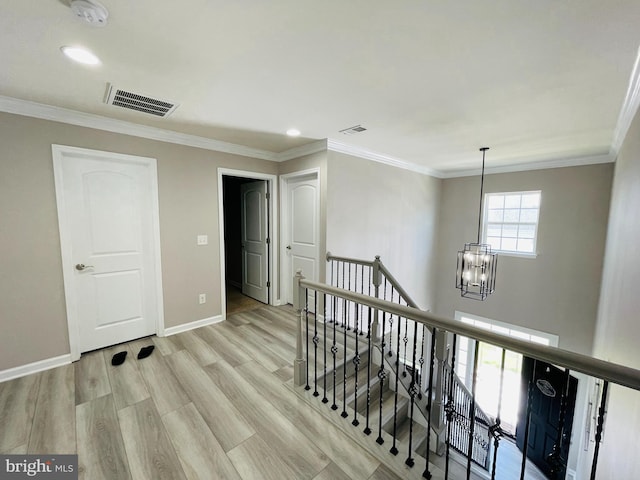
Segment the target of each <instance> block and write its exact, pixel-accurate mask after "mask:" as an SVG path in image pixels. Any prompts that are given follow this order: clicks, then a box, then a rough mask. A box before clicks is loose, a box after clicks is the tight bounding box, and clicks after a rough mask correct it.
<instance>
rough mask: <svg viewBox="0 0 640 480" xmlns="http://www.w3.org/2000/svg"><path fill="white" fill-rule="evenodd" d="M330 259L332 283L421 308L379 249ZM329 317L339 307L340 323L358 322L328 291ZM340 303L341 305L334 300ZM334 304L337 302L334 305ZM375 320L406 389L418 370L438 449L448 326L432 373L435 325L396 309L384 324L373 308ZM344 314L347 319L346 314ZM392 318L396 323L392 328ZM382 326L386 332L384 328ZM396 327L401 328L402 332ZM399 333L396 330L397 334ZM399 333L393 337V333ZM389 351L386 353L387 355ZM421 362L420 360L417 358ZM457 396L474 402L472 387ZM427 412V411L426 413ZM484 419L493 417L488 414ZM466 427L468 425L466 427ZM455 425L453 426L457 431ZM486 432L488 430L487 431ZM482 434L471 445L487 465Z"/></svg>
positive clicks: (460, 419)
mask: <svg viewBox="0 0 640 480" xmlns="http://www.w3.org/2000/svg"><path fill="white" fill-rule="evenodd" d="M326 259H327V262H328V263H329V271H328V279H329V281H328V283H329V284H330V285H333V286H334V287H338V288H343V289H345V290H349V291H351V292H356V293H361V294H364V295H369V296H374V297H376V298H380V299H383V300H387V301H389V302H392V303H397V304H398V305H405V306H408V307H413V308H419V306H418V304H417V303H416V302H415V301H414V300H413V298H412V297H411V296H410V295H409V293H408V292H407V291H406V290H405V289H404V288H403V287H402V285H401V284H400V282H399V281H398V280H397V279H396V278H395V277H394V276H393V274H392V273H391V272H390V271H389V269H388V268H387V267H386V266H385V265H384V263H383V262H382V260H381V258H380V256H379V255H377V256H376V257H375V258H374V260H372V261H371V260H363V259H356V258H349V257H338V256H335V255H332V254H331V253H327V256H326ZM328 301H329V307H330V308H329V312H330V313H329V315H330V316H329V317H328V319H327V320H328V321H329V323H331V320H332V316H333V315H334V312H335V318H336V319H337V321H338V323H339V326H340V327H345V326H346V328H347V330H351V329H353V328H354V326H353V322H354V319H355V312H353V311H350V312H346V314H345V312H343V311H342V302H339V301H338V302H336V300H335V299H334V298H333V297H329V300H328ZM334 304H337V305H334ZM332 306H333V308H331V307H332ZM359 309H360V312H359V313H360V315H359V318H362V314H361V311H362V306H361V307H359ZM373 315H374V318H373V324H372V330H371V331H372V332H374V335H375V340H376V341H375V342H374V344H375V345H376V346H378V347H380V346H381V344H384V346H386V347H387V348H386V357H384V358H385V359H386V360H387V363H388V365H389V366H390V367H391V368H392V369H394V368H395V362H398V365H399V367H401V369H402V372H401V377H400V379H399V385H401V386H403V387H404V390H405V391H408V388H409V383H410V380H411V379H410V378H409V379H407V373H408V372H409V371H414V370H415V371H416V373H417V385H418V387H419V389H420V391H419V393H418V401H419V403H424V405H421V406H420V409H421V410H420V411H421V413H422V414H424V413H425V412H426V408H427V407H429V411H430V412H431V413H430V415H429V417H430V424H431V427H432V428H433V429H434V432H435V433H436V446H435V449H436V450H437V451H442V449H443V448H444V446H445V439H444V433H445V410H444V406H445V404H446V398H445V397H446V395H445V392H446V390H445V380H446V379H445V378H444V375H443V373H444V366H445V363H446V358H447V351H446V349H445V347H446V341H445V337H446V332H444V331H440V332H438V335H439V336H440V337H441V338H440V339H439V341H438V342H436V345H437V346H438V348H436V349H435V352H434V355H435V358H434V368H433V372H434V375H433V377H431V376H428V375H423V374H422V369H423V367H424V363H425V361H426V360H425V352H428V351H429V348H430V345H431V342H430V338H431V334H432V331H431V329H430V327H429V326H427V325H420V326H418V325H413V321H412V320H410V319H406V318H404V319H401V318H398V317H395V316H393V315H388V316H387V318H386V322H385V326H384V329H382V330H381V328H380V321H381V320H380V318H379V312H377V311H374V313H373ZM345 318H346V321H345V320H343V319H345ZM394 322H395V324H396V326H397V327H398V328H394ZM399 322H403V325H398V323H399ZM414 328H415V329H416V332H417V336H418V339H419V342H420V347H421V348H420V353H419V355H417V358H416V359H413V357H412V356H411V355H408V354H407V348H409V350H410V349H411V341H412V339H413V337H412V332H413V330H414ZM425 328H426V329H427V330H428V331H427V332H422V330H423V329H425ZM359 331H360V333H361V334H362V333H363V329H362V328H360V329H359ZM383 331H384V335H383V334H382V332H383ZM398 332H402V335H400V334H399V333H398ZM396 333H398V334H397V335H396ZM394 335H395V337H394ZM394 346H395V347H397V350H396V349H394ZM396 353H397V354H398V355H399V356H400V358H398V359H396V358H395V357H394V355H396ZM387 357H388V358H387ZM416 362H417V364H416ZM454 377H455V381H456V383H455V385H462V382H461V381H460V379H459V378H458V376H457V375H454ZM429 382H431V385H432V386H431V387H429V385H428V383H429ZM427 390H428V391H433V392H434V394H433V399H432V404H431V405H427V402H426V401H424V402H423V398H422V397H423V393H424V392H425V391H427ZM456 395H457V397H460V403H461V404H466V405H468V404H470V402H471V393H470V392H469V391H468V390H467V389H466V388H464V386H463V388H459V389H457V390H456ZM475 409H476V411H477V412H478V413H477V415H476V417H477V418H480V417H481V418H487V419H488V418H489V416H488V415H487V414H486V413H485V412H483V411H482V409H481V408H480V407H479V406H477V405H476V407H475ZM468 417H469V412H468V411H466V412H464V415H463V416H456V417H455V418H454V419H453V421H454V422H455V423H456V425H457V428H458V429H459V428H462V425H464V424H465V422H466V423H467V424H468ZM425 418H426V416H425ZM486 423H489V420H487V422H486ZM467 428H468V427H467ZM456 431H457V430H456V429H454V433H455V432H456ZM487 434H488V432H487ZM478 437H479V432H476V433H475V435H474V438H475V439H474V443H475V445H474V448H473V451H474V453H475V455H474V458H473V461H474V462H475V463H476V464H478V465H479V466H480V467H482V468H483V469H485V470H488V469H489V463H490V457H489V442H488V441H487V436H485V435H482V437H481V438H478ZM453 448H454V449H455V450H457V451H459V452H462V453H464V454H466V452H467V451H468V449H469V447H468V445H466V444H465V445H458V443H455V444H454V446H453Z"/></svg>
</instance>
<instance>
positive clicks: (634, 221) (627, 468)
mask: <svg viewBox="0 0 640 480" xmlns="http://www.w3.org/2000/svg"><path fill="white" fill-rule="evenodd" d="M639 208H640V113H637V114H636V117H635V120H634V121H633V123H632V125H631V128H630V129H629V132H628V133H627V136H626V138H625V141H624V144H623V146H622V148H621V150H620V153H619V155H618V159H617V161H616V169H615V177H614V181H613V193H612V197H611V212H610V217H609V230H608V233H607V246H606V255H605V264H604V272H603V277H602V291H601V295H600V308H599V311H598V328H597V330H596V339H595V345H594V354H595V355H596V356H598V357H600V358H603V359H605V360H609V361H612V362H615V363H620V364H622V365H627V366H629V367H633V368H636V369H640V347H639V346H638V341H639V339H640V291H639V289H638V279H639V278H640V276H639V275H640V254H639V248H638V247H639V246H640V213H639V212H638V209H639ZM639 431H640V392H637V391H633V390H630V389H627V388H622V387H613V388H612V391H611V394H610V397H609V407H608V413H607V420H606V425H605V442H604V443H603V445H602V450H601V452H600V456H599V461H598V479H603V480H605V479H621V478H640V458H639V457H638V432H639Z"/></svg>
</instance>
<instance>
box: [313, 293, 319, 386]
mask: <svg viewBox="0 0 640 480" xmlns="http://www.w3.org/2000/svg"><path fill="white" fill-rule="evenodd" d="M313 312H314V313H313V338H312V341H313V396H314V397H317V396H319V395H320V393H318V341H319V340H320V338H319V337H318V292H316V294H315V295H314V297H313Z"/></svg>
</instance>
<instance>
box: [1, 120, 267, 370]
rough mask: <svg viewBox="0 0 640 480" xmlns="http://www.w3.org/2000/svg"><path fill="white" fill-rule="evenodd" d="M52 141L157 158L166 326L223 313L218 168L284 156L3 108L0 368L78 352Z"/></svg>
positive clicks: (260, 165) (259, 166)
mask: <svg viewBox="0 0 640 480" xmlns="http://www.w3.org/2000/svg"><path fill="white" fill-rule="evenodd" d="M53 143H57V144H62V145H72V146H76V147H83V148H91V149H96V150H106V151H111V152H117V153H126V154H131V155H140V156H145V157H153V158H156V159H157V160H158V182H159V203H160V237H161V248H162V281H163V287H164V315H165V326H166V327H172V326H176V325H180V324H183V323H188V322H192V321H195V320H200V319H203V318H208V317H213V316H216V315H220V314H221V313H222V306H221V303H220V291H221V285H220V253H219V252H220V246H219V238H220V235H219V227H218V226H219V219H218V180H217V169H218V167H226V168H234V169H241V170H250V171H257V172H262V173H269V174H276V173H277V169H278V165H277V164H276V163H272V162H266V161H263V160H254V159H249V158H245V157H239V156H235V155H228V154H224V153H217V152H211V151H208V150H202V149H197V148H191V147H184V146H180V145H173V144H169V143H162V142H157V141H152V140H145V139H141V138H136V137H130V136H126V135H119V134H114V133H109V132H103V131H98V130H93V129H88V128H82V127H76V126H71V125H66V124H62V123H57V122H51V121H47V120H38V119H33V118H28V117H23V116H19V115H11V114H5V113H0V145H1V148H0V212H1V217H0V221H1V222H2V228H0V249H1V252H2V253H1V254H0V272H2V273H1V275H0V328H1V331H2V335H0V370H5V369H9V368H12V367H16V366H20V365H24V364H28V363H31V362H36V361H38V360H43V359H47V358H51V357H55V356H58V355H64V354H66V353H69V341H68V338H67V337H68V335H67V321H66V309H65V301H64V286H63V281H62V264H61V258H60V239H59V233H58V219H57V213H56V198H55V189H54V180H53V161H52V157H51V144H53ZM197 234H207V235H209V245H208V246H206V247H198V246H196V241H195V239H196V235H197ZM203 292H204V293H206V294H207V303H206V304H204V305H199V304H198V301H197V299H198V293H203Z"/></svg>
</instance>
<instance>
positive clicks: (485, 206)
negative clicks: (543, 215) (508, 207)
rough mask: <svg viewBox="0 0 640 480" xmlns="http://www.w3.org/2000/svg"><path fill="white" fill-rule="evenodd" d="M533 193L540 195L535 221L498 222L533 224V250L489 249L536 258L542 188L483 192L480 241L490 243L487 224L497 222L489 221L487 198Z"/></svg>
mask: <svg viewBox="0 0 640 480" xmlns="http://www.w3.org/2000/svg"><path fill="white" fill-rule="evenodd" d="M533 193H537V194H538V195H540V199H539V203H538V215H537V216H536V221H535V223H533V222H520V221H518V222H511V223H510V222H506V223H505V222H504V221H502V222H499V224H500V225H505V224H507V225H509V224H511V225H523V224H524V225H533V226H534V227H535V230H534V235H533V252H519V251H517V250H502V249H494V248H493V247H491V251H492V252H496V253H499V254H500V255H504V256H513V257H522V258H536V257H537V256H538V227H539V226H540V210H541V208H542V190H523V191H511V192H489V193H485V194H484V199H483V207H482V243H484V244H487V245H490V243H489V241H488V239H487V233H488V225H489V223H498V222H489V210H490V209H489V199H490V197H491V196H495V195H501V196H504V197H506V196H507V195H520V196H523V195H527V194H533ZM518 209H519V210H522V205H520V207H518ZM503 210H505V208H504V207H503ZM500 238H501V239H503V238H510V237H504V236H502V234H501V236H500Z"/></svg>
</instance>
